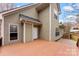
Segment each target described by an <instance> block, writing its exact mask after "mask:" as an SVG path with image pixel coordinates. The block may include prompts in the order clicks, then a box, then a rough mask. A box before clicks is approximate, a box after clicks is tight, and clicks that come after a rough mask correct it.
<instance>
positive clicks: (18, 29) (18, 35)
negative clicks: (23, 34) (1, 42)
mask: <svg viewBox="0 0 79 59" xmlns="http://www.w3.org/2000/svg"><path fill="white" fill-rule="evenodd" d="M11 25H15V26H17V32H16V33H17V39H15V40H11V39H10V33H11V31H10V26H11ZM14 33H15V32H14ZM17 40H19V26H18V24H13V23H11V24H9V41H17Z"/></svg>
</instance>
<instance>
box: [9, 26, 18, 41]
mask: <svg viewBox="0 0 79 59" xmlns="http://www.w3.org/2000/svg"><path fill="white" fill-rule="evenodd" d="M17 39H18V32H17V25H10V40H17Z"/></svg>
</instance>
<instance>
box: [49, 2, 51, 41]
mask: <svg viewBox="0 0 79 59" xmlns="http://www.w3.org/2000/svg"><path fill="white" fill-rule="evenodd" d="M49 41H51V3H50V7H49Z"/></svg>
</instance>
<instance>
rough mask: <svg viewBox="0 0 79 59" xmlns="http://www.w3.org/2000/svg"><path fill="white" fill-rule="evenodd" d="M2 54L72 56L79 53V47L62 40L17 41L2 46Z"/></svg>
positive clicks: (0, 51)
mask: <svg viewBox="0 0 79 59" xmlns="http://www.w3.org/2000/svg"><path fill="white" fill-rule="evenodd" d="M0 55H2V56H5V55H6V56H72V55H79V50H78V48H77V47H70V46H69V45H68V44H64V43H60V42H48V41H46V40H42V39H38V40H34V41H32V42H30V43H25V44H23V43H17V44H11V45H7V46H3V47H0Z"/></svg>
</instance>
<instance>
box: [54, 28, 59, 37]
mask: <svg viewBox="0 0 79 59" xmlns="http://www.w3.org/2000/svg"><path fill="white" fill-rule="evenodd" d="M55 35H56V36H59V35H60V32H59V28H56V33H55Z"/></svg>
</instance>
